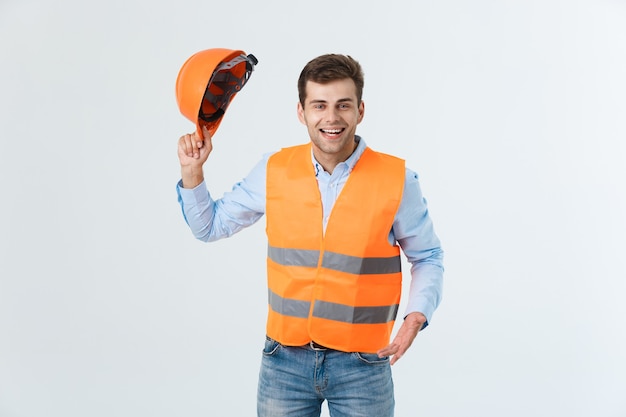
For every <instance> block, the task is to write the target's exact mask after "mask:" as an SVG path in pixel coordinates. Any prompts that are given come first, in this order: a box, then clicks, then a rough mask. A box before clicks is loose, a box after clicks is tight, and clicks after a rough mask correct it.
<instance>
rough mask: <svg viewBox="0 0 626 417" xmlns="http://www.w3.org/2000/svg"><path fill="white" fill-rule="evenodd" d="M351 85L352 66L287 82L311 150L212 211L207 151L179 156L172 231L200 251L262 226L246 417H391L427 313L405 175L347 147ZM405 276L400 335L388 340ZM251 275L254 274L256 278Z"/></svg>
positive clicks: (274, 165) (423, 219) (276, 160)
mask: <svg viewBox="0 0 626 417" xmlns="http://www.w3.org/2000/svg"><path fill="white" fill-rule="evenodd" d="M363 85H364V81H363V72H362V69H361V66H360V65H359V63H358V62H357V61H355V60H354V59H353V58H351V57H349V56H345V55H336V54H328V55H322V56H320V57H317V58H315V59H313V60H311V61H310V62H309V63H308V64H307V65H306V66H305V67H304V69H303V70H302V72H301V74H300V78H299V79H298V93H299V103H298V108H297V113H298V118H299V120H300V121H301V122H302V123H303V124H304V125H305V126H306V128H307V131H308V134H309V139H310V141H309V142H308V143H306V144H303V145H297V146H293V147H290V148H285V149H282V150H280V151H278V152H275V153H272V154H269V155H268V156H266V157H264V158H263V159H262V160H261V161H260V162H259V163H258V164H257V165H256V166H255V167H254V168H253V170H252V171H251V172H250V174H249V175H248V176H247V177H246V178H245V179H244V180H243V181H241V182H239V183H237V184H236V185H235V186H234V187H233V189H232V191H230V192H228V193H226V194H224V196H222V198H220V199H218V200H213V199H212V198H211V196H210V194H209V193H208V191H207V188H206V185H205V182H204V175H203V170H202V167H203V165H204V163H205V162H206V160H207V158H208V156H209V154H210V153H211V150H212V143H211V137H210V135H209V134H208V131H206V130H204V138H200V137H199V136H198V135H197V133H193V134H187V135H183V136H182V137H181V138H180V139H179V142H178V157H179V160H180V164H181V174H182V179H181V181H179V183H178V186H177V190H178V196H179V202H180V204H181V206H182V209H183V213H184V216H185V220H186V222H187V224H188V225H189V227H190V228H191V230H192V232H193V233H194V235H195V236H196V237H197V238H198V239H201V240H203V241H205V242H209V241H214V240H218V239H221V238H225V237H228V236H231V235H232V234H234V233H236V232H238V231H239V230H241V229H243V228H245V227H247V226H250V225H252V224H254V223H255V222H256V221H257V220H259V219H260V218H261V217H262V216H263V215H266V218H267V228H266V229H267V238H268V248H267V253H268V256H267V282H268V316H267V329H266V331H267V337H266V340H265V346H264V349H263V357H262V362H261V371H260V374H259V388H258V398H257V410H258V415H259V416H263V417H269V416H271V417H279V416H293V415H298V416H319V415H320V412H321V405H322V403H323V402H324V401H327V402H328V408H329V411H330V415H331V416H333V417H348V416H350V417H354V416H363V417H365V416H370V417H371V416H376V417H386V416H392V415H393V410H394V394H393V381H392V375H391V367H390V365H393V364H394V363H395V362H396V361H397V360H398V359H400V358H401V357H402V356H403V355H404V353H405V352H406V351H407V349H408V348H409V347H410V346H411V344H412V343H413V341H414V339H415V337H416V336H417V334H418V332H419V331H420V330H422V329H423V328H424V327H426V326H427V325H428V323H429V322H430V320H431V317H432V315H433V313H434V311H435V309H436V308H437V306H438V305H439V302H440V298H441V290H442V280H443V264H442V262H443V252H442V250H441V246H440V243H439V239H438V238H437V236H436V235H435V232H434V229H433V224H432V222H431V219H430V216H429V214H428V209H427V206H426V200H425V199H424V197H423V196H422V192H421V189H420V186H419V182H418V179H417V178H418V177H417V174H416V173H415V172H414V171H411V170H410V169H408V168H406V167H405V164H404V161H403V160H402V159H399V158H396V157H393V156H390V155H386V154H382V153H379V152H375V151H373V150H372V149H370V148H369V147H367V146H366V144H365V141H364V140H363V139H362V138H361V137H360V136H358V135H357V134H356V129H357V125H358V124H359V123H361V121H362V120H363V116H364V114H365V105H364V103H363V101H362V94H363ZM401 251H402V252H404V255H405V256H406V258H407V259H408V261H409V262H410V263H411V285H410V291H409V294H408V300H407V307H406V311H405V313H404V315H403V322H402V325H401V326H400V328H399V329H398V331H397V333H396V335H395V337H394V338H393V340H391V333H392V330H393V326H394V323H395V319H396V316H397V312H398V306H399V303H400V293H401V288H402V272H401V259H400V256H401ZM259 275H260V274H259Z"/></svg>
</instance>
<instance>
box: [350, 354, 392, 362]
mask: <svg viewBox="0 0 626 417" xmlns="http://www.w3.org/2000/svg"><path fill="white" fill-rule="evenodd" d="M354 356H355V357H356V358H357V359H358V360H360V361H361V362H364V363H367V364H369V365H382V364H385V363H387V362H389V356H383V357H382V358H380V357H379V356H378V355H377V354H376V353H363V352H354Z"/></svg>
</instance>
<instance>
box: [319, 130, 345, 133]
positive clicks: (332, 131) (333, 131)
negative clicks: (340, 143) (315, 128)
mask: <svg viewBox="0 0 626 417" xmlns="http://www.w3.org/2000/svg"><path fill="white" fill-rule="evenodd" d="M322 132H324V133H341V129H322Z"/></svg>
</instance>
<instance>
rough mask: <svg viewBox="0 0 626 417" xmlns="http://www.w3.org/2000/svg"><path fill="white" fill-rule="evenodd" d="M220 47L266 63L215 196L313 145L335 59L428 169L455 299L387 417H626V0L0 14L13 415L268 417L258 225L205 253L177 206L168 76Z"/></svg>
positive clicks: (6, 0)
mask: <svg viewBox="0 0 626 417" xmlns="http://www.w3.org/2000/svg"><path fill="white" fill-rule="evenodd" d="M212 47H224V48H232V49H242V50H244V51H245V52H247V53H253V54H255V55H256V56H257V58H258V59H259V65H258V66H257V69H256V71H255V72H254V74H253V75H252V78H251V80H250V83H249V84H248V85H247V86H246V87H245V89H244V91H243V92H242V93H241V94H240V95H238V96H237V98H236V99H235V100H234V101H233V103H232V105H231V107H230V109H229V111H228V113H227V114H226V117H225V119H224V122H223V123H222V125H221V127H220V130H219V131H218V133H217V135H216V136H215V138H214V145H215V150H214V153H213V154H212V155H211V158H210V160H209V163H208V166H207V168H206V175H207V178H208V184H209V187H210V189H211V191H212V193H213V194H215V195H217V196H219V195H221V193H222V192H224V191H225V190H228V189H229V188H230V187H231V185H232V184H233V183H234V182H236V181H238V180H240V179H241V178H242V177H243V176H245V175H246V174H247V173H248V171H249V170H250V169H251V168H252V166H253V165H254V164H255V163H256V162H257V161H258V160H259V159H260V158H261V156H262V154H263V153H265V152H268V151H273V150H276V149H278V148H280V147H282V146H287V145H292V144H297V143H303V142H306V141H307V140H308V137H307V136H306V130H305V128H304V126H302V125H300V124H299V122H298V121H297V118H296V112H295V109H296V102H297V94H296V80H297V77H298V74H299V72H300V70H301V68H302V67H303V66H304V64H306V62H307V61H308V60H309V59H311V58H313V57H315V56H317V55H319V54H322V53H327V52H337V53H346V54H350V55H352V56H353V57H355V58H356V59H357V60H359V61H360V62H361V64H362V65H363V67H364V70H365V75H366V85H365V93H364V101H365V104H366V116H365V120H364V122H363V123H362V124H361V125H360V127H359V129H358V133H360V134H361V135H362V136H363V137H364V138H365V140H366V141H367V143H368V144H369V145H370V146H371V147H372V148H374V149H376V150H379V151H384V152H388V153H392V154H396V155H398V156H400V157H403V158H405V159H406V160H407V164H408V166H409V167H411V168H413V169H414V170H416V171H417V172H418V173H419V174H420V178H421V184H422V188H423V191H424V193H425V195H426V197H427V198H428V201H429V205H430V209H431V215H432V218H433V220H434V222H435V227H436V230H437V233H438V234H439V236H440V238H441V240H442V243H443V246H444V250H445V252H446V261H445V263H446V275H445V292H444V298H443V302H442V304H441V307H440V308H439V310H438V311H437V312H436V313H435V316H434V318H433V320H432V323H431V326H430V327H429V328H428V329H427V330H426V331H425V332H423V333H422V334H420V335H419V336H418V338H417V339H416V341H415V344H414V345H413V347H412V348H411V350H410V351H409V353H408V354H407V355H406V356H405V357H404V358H403V359H402V360H401V361H400V362H398V363H397V364H396V365H395V366H394V377H395V384H396V401H397V408H396V415H397V416H400V417H404V416H429V417H465V416H470V417H472V416H480V417H491V416H493V417H496V416H498V417H499V416H507V417H517V416H519V417H522V416H524V417H526V416H533V417H538V416H569V417H582V416H594V417H595V416H602V417H605V416H606V417H624V416H626V396H625V395H624V392H626V353H625V352H626V340H625V339H626V336H625V331H624V327H625V325H626V320H625V316H626V302H625V301H624V298H625V295H626V283H625V279H626V264H625V260H624V259H625V255H624V252H625V249H626V218H625V213H626V185H625V183H624V182H625V181H624V179H625V178H626V145H625V140H626V117H625V116H626V2H624V1H618V0H612V1H611V0H579V1H575V0H568V1H565V0H562V1H557V0H534V1H530V0H509V1H504V0H491V1H489V0H476V1H465V0H438V1H434V0H432V1H431V0H418V1H412V2H409V1H405V2H402V3H400V2H399V1H393V0H392V1H387V2H384V3H380V2H363V1H356V0H355V1H336V0H335V1H327V0H320V1H317V2H295V1H287V0H283V1H278V0H266V1H264V2H259V1H254V0H242V1H233V2H213V1H192V0H179V1H175V2H174V1H171V2H166V1H160V2H149V1H129V0H112V1H98V2H88V1H82V0H61V1H56V2H49V1H43V0H41V1H37V0H30V1H29V0H0V57H1V65H0V193H1V195H2V203H1V205H0V210H1V211H0V245H1V248H0V249H1V252H0V256H1V258H0V416H1V417H57V416H58V417H61V416H62V417H85V416H89V417H100V416H102V417H104V416H107V417H110V416H121V417H126V416H129V417H130V416H133V417H136V416H151V417H160V416H188V417H191V416H216V415H220V416H251V415H255V409H256V383H257V374H258V366H259V363H260V350H261V347H262V342H263V335H264V325H265V311H266V287H265V275H264V262H265V258H264V256H265V247H266V246H265V236H264V221H263V220H262V221H260V222H259V223H258V224H257V225H255V226H254V227H252V228H250V229H247V230H245V231H243V232H241V233H240V234H239V235H237V236H235V237H233V238H231V239H227V240H224V241H221V242H217V243H213V244H204V243H201V242H199V241H196V240H195V239H194V238H193V237H192V235H191V233H190V232H189V230H188V229H187V227H186V225H185V223H184V221H183V218H182V216H181V214H180V208H179V206H178V204H177V202H176V194H175V183H176V181H177V180H178V178H179V167H178V160H177V157H176V142H177V139H178V137H179V136H180V135H182V134H183V133H185V132H188V131H191V130H192V129H193V126H192V125H191V123H190V122H189V121H187V120H186V119H184V118H183V116H182V115H180V113H179V112H178V108H177V106H176V101H175V96H174V83H175V79H176V75H177V73H178V70H179V68H180V66H181V65H182V63H183V62H184V61H185V59H187V58H188V57H189V56H190V55H191V54H193V53H195V52H197V51H199V50H202V49H206V48H212ZM405 270H408V268H405Z"/></svg>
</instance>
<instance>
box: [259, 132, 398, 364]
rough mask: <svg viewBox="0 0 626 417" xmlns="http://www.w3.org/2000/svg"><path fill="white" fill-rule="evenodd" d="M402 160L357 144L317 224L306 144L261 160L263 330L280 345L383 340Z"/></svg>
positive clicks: (352, 347)
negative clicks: (263, 166)
mask: <svg viewBox="0 0 626 417" xmlns="http://www.w3.org/2000/svg"><path fill="white" fill-rule="evenodd" d="M404 177H405V168H404V161H403V160H401V159H398V158H395V157H392V156H389V155H385V154H381V153H377V152H374V151H372V150H371V149H369V148H366V149H365V151H364V153H363V155H362V156H361V157H360V158H359V160H358V162H357V163H356V165H355V167H354V169H353V170H352V172H351V173H350V176H349V177H348V180H347V182H346V184H345V186H344V188H343V190H342V191H341V193H340V195H339V197H338V198H337V201H336V202H335V205H334V206H333V209H332V213H331V215H330V218H329V220H328V223H327V226H326V232H325V233H324V230H323V223H322V222H323V219H322V216H323V211H322V202H321V198H320V192H319V187H318V184H317V180H316V178H315V171H314V167H313V164H312V163H311V145H310V144H307V145H300V146H294V147H291V148H286V149H283V150H282V151H280V152H278V153H276V154H274V155H272V156H271V157H270V159H269V161H268V164H267V194H266V195H267V197H266V198H267V200H266V220H267V228H266V232H267V237H268V245H269V247H268V257H267V271H268V274H267V275H268V291H269V308H268V320H267V334H268V336H269V337H271V338H273V339H275V340H277V341H279V342H280V343H282V344H284V345H288V346H302V345H305V344H307V343H309V342H310V341H315V342H316V343H319V344H321V345H324V346H326V347H328V348H332V349H337V350H341V351H344V352H371V353H373V352H376V351H378V350H379V349H381V348H383V347H385V346H386V345H387V344H388V343H389V340H390V336H391V331H392V329H393V325H394V321H395V318H396V314H397V311H398V305H399V302H400V293H401V289H402V273H401V267H400V265H401V260H400V249H399V248H398V246H397V245H395V244H390V243H389V239H388V237H389V232H390V231H391V227H392V225H393V221H394V218H395V215H396V212H397V210H398V206H399V205H400V200H401V199H402V192H403V189H404Z"/></svg>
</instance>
